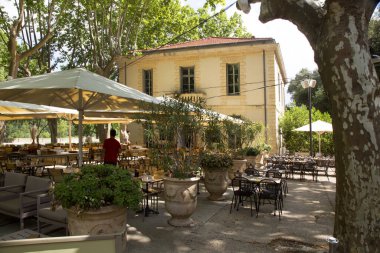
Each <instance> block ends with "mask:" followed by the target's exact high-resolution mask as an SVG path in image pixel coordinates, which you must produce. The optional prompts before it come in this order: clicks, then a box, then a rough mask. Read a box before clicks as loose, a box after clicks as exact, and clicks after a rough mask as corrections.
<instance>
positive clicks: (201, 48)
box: [118, 37, 287, 152]
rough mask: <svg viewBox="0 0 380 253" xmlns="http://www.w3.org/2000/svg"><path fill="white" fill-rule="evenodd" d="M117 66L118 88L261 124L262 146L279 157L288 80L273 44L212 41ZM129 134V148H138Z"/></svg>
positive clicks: (149, 53) (169, 48) (151, 52)
mask: <svg viewBox="0 0 380 253" xmlns="http://www.w3.org/2000/svg"><path fill="white" fill-rule="evenodd" d="M118 65H119V68H120V71H119V82H121V83H124V84H126V85H128V86H130V87H132V88H135V89H138V90H140V91H143V92H145V93H147V94H149V95H152V96H155V97H157V96H163V95H167V96H171V95H173V94H181V96H186V97H202V98H204V99H205V100H206V103H207V105H208V106H209V107H210V108H211V109H213V110H215V111H217V112H220V113H224V114H227V115H232V114H235V115H236V114H237V115H242V116H244V117H246V118H248V119H250V120H252V121H255V122H261V123H263V125H264V126H265V127H266V131H265V137H264V138H265V139H266V142H267V143H268V144H270V145H271V146H272V152H278V151H279V149H280V147H281V133H280V130H279V126H278V123H279V118H280V117H281V116H282V114H283V113H284V109H285V91H284V84H285V82H286V80H287V77H286V71H285V66H284V63H283V59H282V55H281V50H280V46H279V44H277V43H276V41H275V40H274V39H272V38H215V37H211V38H206V39H200V40H195V41H189V42H184V43H178V44H173V45H167V46H164V47H162V48H159V49H155V50H148V51H144V52H143V55H142V56H139V57H134V58H133V57H132V58H131V57H129V56H124V57H120V58H119V59H118ZM129 127H132V128H135V127H133V126H129ZM136 131H138V130H137V128H136ZM131 132H132V133H133V134H132V136H131V141H132V142H133V143H135V142H137V143H142V142H143V138H142V135H141V134H137V133H136V134H135V133H134V132H135V130H134V129H133V130H132V131H131Z"/></svg>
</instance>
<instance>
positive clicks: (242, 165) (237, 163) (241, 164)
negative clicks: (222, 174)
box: [228, 159, 247, 180]
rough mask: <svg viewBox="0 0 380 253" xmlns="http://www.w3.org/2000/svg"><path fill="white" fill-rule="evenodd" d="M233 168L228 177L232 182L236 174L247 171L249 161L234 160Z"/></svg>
mask: <svg viewBox="0 0 380 253" xmlns="http://www.w3.org/2000/svg"><path fill="white" fill-rule="evenodd" d="M232 162H233V165H232V168H231V169H229V170H228V177H229V178H230V179H231V180H232V179H233V178H234V177H235V173H236V172H240V173H244V171H245V169H247V160H245V159H244V160H233V161H232Z"/></svg>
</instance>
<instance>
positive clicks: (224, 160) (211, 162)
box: [199, 152, 233, 171]
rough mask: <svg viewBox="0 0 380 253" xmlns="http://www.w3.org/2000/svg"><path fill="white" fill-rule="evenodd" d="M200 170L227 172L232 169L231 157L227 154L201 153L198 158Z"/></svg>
mask: <svg viewBox="0 0 380 253" xmlns="http://www.w3.org/2000/svg"><path fill="white" fill-rule="evenodd" d="M199 160H200V165H201V167H202V169H204V170H207V171H216V170H228V169H230V168H231V167H232V165H233V161H232V157H231V156H230V155H229V154H227V153H211V152H205V153H202V154H201V155H200V157H199Z"/></svg>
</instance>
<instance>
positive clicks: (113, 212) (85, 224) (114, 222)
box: [66, 206, 127, 235]
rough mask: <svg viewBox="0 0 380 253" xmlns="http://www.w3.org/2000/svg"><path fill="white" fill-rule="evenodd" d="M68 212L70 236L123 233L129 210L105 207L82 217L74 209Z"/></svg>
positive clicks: (86, 213)
mask: <svg viewBox="0 0 380 253" xmlns="http://www.w3.org/2000/svg"><path fill="white" fill-rule="evenodd" d="M66 210H67V222H68V227H69V232H70V235H99V234H113V233H123V232H124V231H125V228H126V224H127V208H123V207H118V206H105V207H102V208H100V209H98V210H93V211H86V212H83V213H81V214H80V215H77V212H76V211H75V210H73V209H66Z"/></svg>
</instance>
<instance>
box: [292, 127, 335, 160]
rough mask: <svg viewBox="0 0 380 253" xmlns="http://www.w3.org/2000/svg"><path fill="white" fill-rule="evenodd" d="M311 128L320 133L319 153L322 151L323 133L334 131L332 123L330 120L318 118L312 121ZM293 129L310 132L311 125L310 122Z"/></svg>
mask: <svg viewBox="0 0 380 253" xmlns="http://www.w3.org/2000/svg"><path fill="white" fill-rule="evenodd" d="M311 129H312V130H313V132H316V133H317V134H318V143H319V153H321V134H323V133H325V132H332V131H333V128H332V125H331V124H330V123H328V122H325V121H322V120H317V121H315V122H313V123H311ZM293 131H300V132H309V131H310V125H309V124H307V125H304V126H302V127H299V128H296V129H294V130H293Z"/></svg>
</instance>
